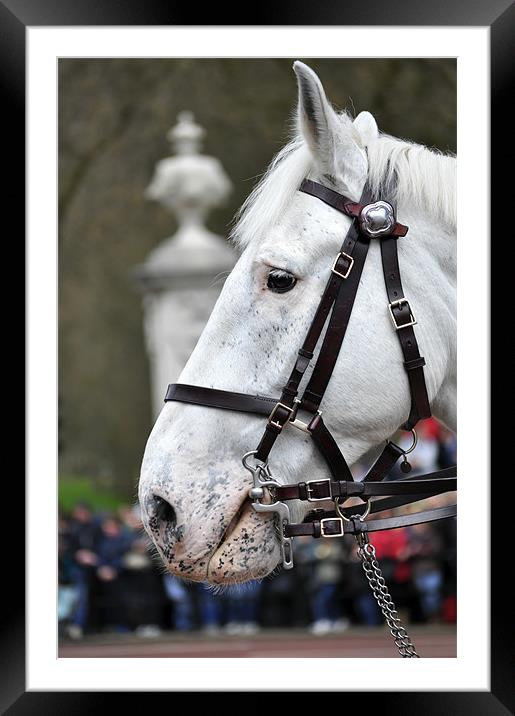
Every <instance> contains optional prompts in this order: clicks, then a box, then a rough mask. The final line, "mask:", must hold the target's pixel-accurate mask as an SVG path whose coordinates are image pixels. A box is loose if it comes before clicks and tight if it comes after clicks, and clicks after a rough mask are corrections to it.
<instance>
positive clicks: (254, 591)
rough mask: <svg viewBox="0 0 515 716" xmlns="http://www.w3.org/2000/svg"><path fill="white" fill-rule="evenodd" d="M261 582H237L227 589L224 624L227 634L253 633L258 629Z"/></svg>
mask: <svg viewBox="0 0 515 716" xmlns="http://www.w3.org/2000/svg"><path fill="white" fill-rule="evenodd" d="M260 593H261V582H258V581H253V582H249V583H248V584H237V585H234V586H232V587H230V588H229V589H228V591H227V592H226V594H225V598H226V625H225V631H226V632H227V633H228V634H255V633H256V632H257V631H259V624H258V609H259V596H260Z"/></svg>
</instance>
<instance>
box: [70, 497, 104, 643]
mask: <svg viewBox="0 0 515 716" xmlns="http://www.w3.org/2000/svg"><path fill="white" fill-rule="evenodd" d="M97 537H98V525H97V523H96V521H95V520H94V519H93V513H92V511H91V508H90V506H89V505H88V504H87V503H85V502H78V503H77V504H76V505H75V507H74V508H73V511H72V514H71V519H70V521H69V524H68V554H69V557H70V560H71V563H70V565H69V579H70V583H71V584H72V585H73V587H74V588H75V590H76V604H75V608H74V610H73V613H72V614H71V615H70V619H69V625H68V629H67V633H68V636H70V637H71V638H73V639H79V638H81V637H82V635H83V633H84V630H85V629H86V627H87V626H88V622H89V617H90V613H89V612H90V592H91V585H92V581H93V579H94V571H95V568H96V566H97V563H98V555H97V553H96V541H97Z"/></svg>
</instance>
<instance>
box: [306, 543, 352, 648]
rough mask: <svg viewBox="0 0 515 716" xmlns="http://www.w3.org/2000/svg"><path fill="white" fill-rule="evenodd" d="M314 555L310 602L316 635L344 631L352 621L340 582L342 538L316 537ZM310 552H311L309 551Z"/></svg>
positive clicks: (311, 627) (312, 629)
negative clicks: (346, 612) (345, 609)
mask: <svg viewBox="0 0 515 716" xmlns="http://www.w3.org/2000/svg"><path fill="white" fill-rule="evenodd" d="M310 547H311V549H310V550H309V547H308V548H307V549H308V550H309V551H310V556H311V578H310V580H309V587H310V605H311V626H310V631H311V633H312V634H317V635H323V634H328V633H329V632H338V631H344V630H345V629H346V628H347V627H348V626H349V620H348V619H347V617H346V616H345V615H344V614H343V613H342V611H341V594H340V592H339V584H340V582H341V579H342V575H343V546H342V542H341V540H316V541H315V540H313V541H312V542H311V545H310ZM308 553H309V552H308Z"/></svg>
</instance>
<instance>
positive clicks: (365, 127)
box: [353, 112, 379, 147]
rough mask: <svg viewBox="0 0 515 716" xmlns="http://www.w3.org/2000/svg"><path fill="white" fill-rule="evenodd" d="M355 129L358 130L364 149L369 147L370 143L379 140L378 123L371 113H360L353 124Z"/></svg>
mask: <svg viewBox="0 0 515 716" xmlns="http://www.w3.org/2000/svg"><path fill="white" fill-rule="evenodd" d="M353 124H354V127H355V128H356V129H357V130H358V133H359V136H360V137H361V142H362V144H363V146H364V147H367V146H368V145H369V144H370V142H373V141H374V139H377V137H378V136H379V129H378V128H377V122H376V120H375V119H374V116H373V115H372V114H370V112H360V113H359V114H358V116H357V117H356V119H355V120H354V122H353Z"/></svg>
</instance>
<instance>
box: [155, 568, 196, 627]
mask: <svg viewBox="0 0 515 716" xmlns="http://www.w3.org/2000/svg"><path fill="white" fill-rule="evenodd" d="M163 585H164V589H165V593H166V596H167V597H168V599H169V600H170V601H171V602H172V614H171V619H170V623H171V624H172V628H173V629H174V631H191V630H192V629H193V628H194V626H195V602H194V593H193V589H192V588H191V587H190V585H188V584H187V583H186V582H185V581H184V580H182V579H180V578H179V577H175V576H174V575H173V574H170V573H166V574H164V575H163Z"/></svg>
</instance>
